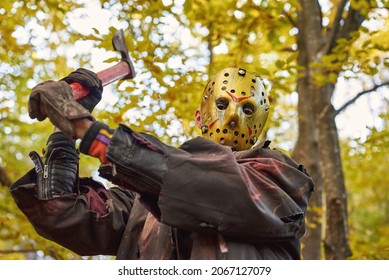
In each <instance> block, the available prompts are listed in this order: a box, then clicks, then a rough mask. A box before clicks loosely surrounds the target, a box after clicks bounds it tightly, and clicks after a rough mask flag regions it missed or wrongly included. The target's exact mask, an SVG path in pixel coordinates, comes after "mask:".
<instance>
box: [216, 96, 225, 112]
mask: <svg viewBox="0 0 389 280" xmlns="http://www.w3.org/2000/svg"><path fill="white" fill-rule="evenodd" d="M216 107H217V108H218V109H219V110H226V109H227V107H228V100H227V99H226V98H218V99H216Z"/></svg>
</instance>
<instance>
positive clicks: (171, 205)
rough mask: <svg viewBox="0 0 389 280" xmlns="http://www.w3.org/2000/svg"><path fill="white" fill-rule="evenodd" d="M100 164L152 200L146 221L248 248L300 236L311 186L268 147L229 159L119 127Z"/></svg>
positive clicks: (213, 147)
mask: <svg viewBox="0 0 389 280" xmlns="http://www.w3.org/2000/svg"><path fill="white" fill-rule="evenodd" d="M107 158H108V159H109V160H110V161H111V162H112V163H113V164H114V166H115V170H116V172H117V175H116V176H119V177H122V178H124V179H125V180H126V181H127V182H129V183H130V185H131V186H133V187H134V189H135V190H136V191H138V192H142V190H144V189H148V190H149V193H148V194H147V195H151V196H156V195H157V205H158V208H159V212H158V213H157V212H154V214H155V215H156V216H157V218H158V219H159V220H160V221H161V222H163V223H165V224H168V225H171V226H174V227H177V228H180V229H186V230H191V231H201V232H212V233H220V234H222V235H225V236H229V237H233V238H239V239H244V240H249V241H256V242H268V241H282V240H290V239H294V238H300V237H301V236H302V235H303V233H304V231H305V228H304V215H305V212H306V207H307V203H308V198H309V196H310V195H311V192H312V191H313V183H312V180H311V178H310V177H309V175H308V174H307V173H306V172H305V170H304V169H303V168H302V167H301V166H299V165H297V164H296V163H294V162H293V161H292V160H291V159H289V158H288V157H287V156H285V155H284V154H282V153H280V152H278V151H276V150H271V149H269V148H268V147H265V146H264V147H261V148H256V149H255V150H253V151H249V152H247V153H246V154H234V153H233V152H232V151H231V149H229V148H228V147H225V146H221V145H219V144H217V143H215V142H213V141H211V140H208V139H204V138H196V139H193V140H191V141H188V142H187V143H185V144H184V145H183V146H181V147H180V148H173V147H170V146H167V145H165V144H163V143H161V142H160V141H159V140H158V139H156V138H154V137H152V136H150V135H147V134H142V133H137V132H134V131H132V130H131V129H129V128H127V127H125V126H120V127H119V128H118V129H117V130H116V131H115V133H114V136H113V138H112V140H111V143H110V145H109V147H108V152H107ZM138 186H139V187H138ZM147 195H146V197H147Z"/></svg>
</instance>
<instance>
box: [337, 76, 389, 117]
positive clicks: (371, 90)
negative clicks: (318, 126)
mask: <svg viewBox="0 0 389 280" xmlns="http://www.w3.org/2000/svg"><path fill="white" fill-rule="evenodd" d="M384 86H389V81H388V82H385V83H383V84H380V85H375V86H374V87H372V88H371V89H367V90H364V91H361V92H360V93H358V94H357V95H356V96H354V97H353V98H351V99H350V100H349V101H347V102H346V103H344V104H343V105H342V106H341V107H340V108H339V109H338V110H336V112H335V116H337V115H338V114H339V113H341V112H342V111H344V110H345V109H347V107H349V106H350V105H352V104H354V103H355V101H357V100H358V98H360V97H361V96H363V95H365V94H367V93H370V92H373V91H376V90H377V89H379V88H380V87H384Z"/></svg>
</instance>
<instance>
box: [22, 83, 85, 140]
mask: <svg viewBox="0 0 389 280" xmlns="http://www.w3.org/2000/svg"><path fill="white" fill-rule="evenodd" d="M28 113H29V115H30V118H32V119H35V118H36V119H38V121H43V120H44V119H46V117H48V118H49V119H50V121H51V122H52V124H53V125H54V126H56V127H57V128H58V129H60V130H61V131H62V132H63V133H65V134H66V135H67V136H69V137H72V138H73V136H74V135H75V129H74V125H73V123H72V120H76V119H81V118H87V117H89V118H91V114H90V112H89V111H88V110H87V109H85V108H84V107H83V106H82V105H80V104H78V102H77V101H76V100H75V98H74V97H73V92H72V89H71V87H70V86H69V85H68V84H67V83H66V82H64V81H59V82H55V81H46V82H43V83H41V84H38V85H37V86H35V87H34V88H33V89H32V90H31V94H30V98H29V100H28Z"/></svg>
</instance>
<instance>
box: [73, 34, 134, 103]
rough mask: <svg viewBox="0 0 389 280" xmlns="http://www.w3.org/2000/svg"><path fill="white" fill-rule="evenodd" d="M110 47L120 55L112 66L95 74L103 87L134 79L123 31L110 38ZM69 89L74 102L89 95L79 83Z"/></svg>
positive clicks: (86, 89)
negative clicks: (71, 91)
mask: <svg viewBox="0 0 389 280" xmlns="http://www.w3.org/2000/svg"><path fill="white" fill-rule="evenodd" d="M112 45H113V48H114V50H115V51H119V52H120V53H121V56H122V58H121V60H120V62H118V63H117V64H115V65H114V66H111V67H109V68H107V69H104V70H102V71H100V72H97V73H96V75H97V77H99V79H100V80H101V81H102V84H103V86H106V85H109V84H111V83H113V82H115V81H118V80H126V79H132V78H134V77H135V69H134V65H133V64H132V61H131V58H130V55H129V54H128V48H127V44H126V40H125V38H124V33H123V30H122V29H120V30H118V31H117V32H116V33H115V35H114V36H113V38H112ZM70 87H71V88H72V90H73V95H74V97H75V98H76V100H80V99H82V98H84V97H85V96H87V95H88V94H89V89H88V88H85V87H83V86H82V85H81V84H80V83H77V82H75V83H72V84H70Z"/></svg>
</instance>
